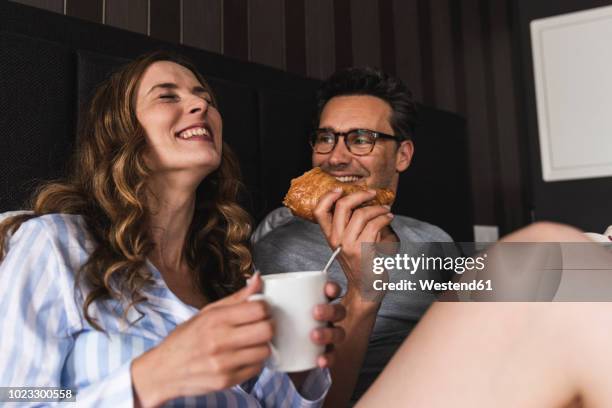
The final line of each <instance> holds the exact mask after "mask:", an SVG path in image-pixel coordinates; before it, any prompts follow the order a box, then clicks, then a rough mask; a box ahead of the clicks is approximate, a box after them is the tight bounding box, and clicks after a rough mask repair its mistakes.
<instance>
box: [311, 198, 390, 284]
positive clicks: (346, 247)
mask: <svg viewBox="0 0 612 408" xmlns="http://www.w3.org/2000/svg"><path fill="white" fill-rule="evenodd" d="M375 196H376V192H375V191H373V190H368V191H359V192H356V193H352V194H349V195H347V196H345V197H342V191H341V190H334V191H330V192H329V193H327V194H325V195H324V196H323V197H321V199H320V200H319V203H318V204H317V206H316V208H315V210H314V216H315V218H316V220H317V222H318V223H319V226H320V227H321V230H322V231H323V235H325V238H326V239H327V242H328V244H329V246H330V247H331V248H332V249H336V248H338V246H340V245H341V246H342V250H341V251H340V254H339V257H338V262H340V265H341V266H342V270H343V271H344V274H345V275H346V279H347V284H348V288H347V290H348V291H351V292H354V291H357V292H359V293H363V292H362V291H363V290H367V289H368V288H370V287H371V282H370V281H371V279H372V278H373V276H372V275H370V274H368V275H367V276H364V273H365V271H362V270H361V269H362V267H361V265H362V253H361V244H362V243H375V242H380V239H381V233H382V231H383V229H384V228H385V227H387V226H388V225H389V224H390V223H391V220H392V219H393V214H391V212H390V211H391V209H390V207H388V206H379V205H372V206H366V207H360V206H361V205H363V204H365V203H367V202H368V201H370V200H372V199H373V198H374V197H375Z"/></svg>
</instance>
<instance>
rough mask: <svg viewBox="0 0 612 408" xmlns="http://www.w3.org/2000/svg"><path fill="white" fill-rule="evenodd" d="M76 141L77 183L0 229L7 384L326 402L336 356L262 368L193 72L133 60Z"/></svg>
mask: <svg viewBox="0 0 612 408" xmlns="http://www.w3.org/2000/svg"><path fill="white" fill-rule="evenodd" d="M78 145H79V148H78V151H77V155H76V161H75V163H76V165H75V167H74V171H73V172H72V175H71V176H70V178H68V179H67V180H66V181H62V182H54V183H50V184H48V185H46V186H44V187H43V188H42V189H41V190H40V191H39V192H38V193H37V195H36V197H35V201H34V205H33V213H30V214H23V215H18V216H15V217H12V218H9V219H8V220H6V221H5V222H3V223H2V224H1V226H0V249H3V250H4V252H3V254H2V256H3V258H4V259H0V260H1V261H2V262H1V263H0V315H1V316H2V318H0V333H2V336H0V367H1V369H0V385H2V386H27V385H30V386H57V387H62V388H68V387H70V388H73V389H76V390H77V391H78V403H79V405H84V406H94V405H95V406H102V405H109V406H111V405H112V406H117V405H126V406H132V405H134V404H136V405H142V406H156V405H160V404H163V403H166V402H169V401H173V402H175V403H176V404H178V405H182V404H188V403H198V404H201V405H218V406H226V405H227V406H234V405H240V406H244V405H248V406H256V405H258V404H261V405H265V406H317V405H320V403H321V401H322V400H323V398H324V396H325V393H326V391H327V389H328V388H329V382H330V380H329V375H328V373H327V370H326V369H324V368H325V367H326V366H328V365H329V363H330V361H331V358H332V355H331V354H326V355H324V356H321V357H320V359H319V361H318V363H319V365H320V367H321V368H319V369H315V370H312V371H311V372H309V373H306V374H305V375H304V374H303V375H292V376H291V377H289V376H287V375H285V374H282V373H278V372H274V371H271V370H269V369H267V368H265V367H264V362H265V360H266V359H267V357H268V356H269V353H270V349H269V347H268V344H269V342H270V340H271V338H272V334H273V325H272V321H271V319H270V315H269V310H268V309H267V307H266V305H265V303H263V302H261V301H252V302H249V301H248V300H247V298H248V297H249V296H250V295H251V294H254V293H256V292H258V291H259V290H260V289H261V280H260V278H259V276H258V275H257V274H256V275H255V276H253V278H252V279H251V280H250V282H249V284H248V285H247V286H246V287H245V276H248V275H249V274H250V272H251V270H252V262H251V255H250V252H249V248H248V245H247V243H248V237H249V234H250V231H251V229H250V223H249V218H248V215H247V213H246V212H245V211H244V210H242V209H241V208H240V207H239V206H238V205H237V204H236V196H237V193H238V189H239V186H240V183H239V181H238V166H237V163H236V159H235V158H234V156H233V154H232V153H231V152H230V150H229V149H228V147H227V146H226V145H224V144H223V142H222V120H221V116H220V114H219V112H218V110H217V108H216V102H215V99H214V97H213V94H212V91H211V90H210V88H209V87H208V85H207V84H206V82H205V80H204V79H203V78H202V77H201V75H200V74H198V73H197V71H196V70H195V69H194V68H193V67H192V66H191V65H190V64H189V63H187V62H185V61H183V60H181V59H178V58H176V57H173V56H170V55H166V54H163V53H155V54H152V55H149V56H145V57H142V58H139V59H137V60H135V61H134V62H132V63H130V64H128V65H127V66H125V67H124V68H122V69H121V70H120V71H118V72H117V73H115V74H114V75H113V76H112V77H111V78H110V79H109V81H108V82H106V83H105V84H103V85H102V86H100V88H99V89H98V90H97V92H96V94H95V96H94V98H93V101H92V104H91V108H90V109H89V112H88V115H87V118H86V120H85V122H84V126H83V129H82V131H81V132H80V135H79V139H78ZM337 291H338V288H337V287H336V286H333V285H328V286H327V287H326V293H327V294H328V295H329V296H335V295H336V294H337ZM316 314H317V315H316V318H318V319H319V320H322V321H331V322H334V321H337V320H339V319H341V318H342V315H343V309H342V307H341V306H339V305H320V306H319V307H318V308H317V310H316ZM342 336H343V332H342V330H341V329H339V328H334V327H331V326H330V327H326V328H322V329H318V330H317V331H315V332H313V334H312V338H313V341H315V342H317V343H319V344H327V345H330V344H332V343H334V342H337V341H339V340H341V339H342ZM306 376H307V377H306ZM298 390H299V391H298Z"/></svg>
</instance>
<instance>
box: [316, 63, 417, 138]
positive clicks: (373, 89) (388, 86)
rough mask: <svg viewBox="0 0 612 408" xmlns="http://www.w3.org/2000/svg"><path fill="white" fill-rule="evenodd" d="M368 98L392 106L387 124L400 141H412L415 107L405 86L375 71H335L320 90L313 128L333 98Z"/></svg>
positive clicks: (364, 69)
mask: <svg viewBox="0 0 612 408" xmlns="http://www.w3.org/2000/svg"><path fill="white" fill-rule="evenodd" d="M350 95H371V96H376V97H378V98H380V99H382V100H383V101H385V102H387V103H388V104H389V105H390V106H391V110H392V114H391V118H390V124H391V127H392V128H393V131H394V132H395V136H397V137H398V138H399V139H400V140H406V139H411V138H412V136H413V133H414V128H415V126H416V121H417V118H416V113H417V112H416V110H417V109H416V103H415V102H414V100H413V99H412V93H411V92H410V91H409V90H408V88H407V87H406V85H404V83H403V82H402V81H401V80H400V79H399V78H396V77H393V76H391V75H387V74H385V73H384V72H382V71H379V70H377V69H374V68H368V67H364V68H344V69H341V70H339V71H336V72H335V73H334V74H332V76H330V77H329V78H328V79H327V80H326V81H325V82H323V84H322V85H321V87H320V88H319V91H318V93H317V112H316V115H315V126H318V124H319V120H320V119H321V112H323V108H324V107H325V104H326V103H327V102H329V100H330V99H332V98H333V97H335V96H350Z"/></svg>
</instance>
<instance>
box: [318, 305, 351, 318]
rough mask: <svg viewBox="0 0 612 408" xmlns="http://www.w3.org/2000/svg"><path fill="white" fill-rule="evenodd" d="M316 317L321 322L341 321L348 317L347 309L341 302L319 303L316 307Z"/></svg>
mask: <svg viewBox="0 0 612 408" xmlns="http://www.w3.org/2000/svg"><path fill="white" fill-rule="evenodd" d="M313 314H314V318H315V319H316V320H318V321H320V322H332V323H335V322H339V321H340V320H342V319H344V318H345V317H346V309H345V308H344V306H343V305H341V304H340V303H329V304H327V305H317V306H315V308H314V313H313Z"/></svg>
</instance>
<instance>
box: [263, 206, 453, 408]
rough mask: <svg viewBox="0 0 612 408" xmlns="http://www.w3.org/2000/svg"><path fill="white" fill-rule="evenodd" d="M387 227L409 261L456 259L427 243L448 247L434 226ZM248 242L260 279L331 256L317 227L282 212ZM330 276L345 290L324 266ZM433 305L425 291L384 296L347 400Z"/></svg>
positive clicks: (409, 222)
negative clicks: (437, 243) (408, 255)
mask: <svg viewBox="0 0 612 408" xmlns="http://www.w3.org/2000/svg"><path fill="white" fill-rule="evenodd" d="M391 228H392V229H393V231H394V232H395V234H396V235H397V236H398V237H399V239H400V241H401V246H402V251H406V249H405V248H409V249H408V251H410V252H416V253H414V254H410V255H412V256H418V255H421V254H425V255H426V256H456V255H457V253H449V246H448V245H444V246H442V245H435V244H429V243H435V242H452V239H451V237H450V236H449V235H448V234H447V233H445V232H444V231H443V230H441V229H440V228H438V227H436V226H434V225H431V224H428V223H425V222H422V221H418V220H415V219H413V218H409V217H404V216H400V215H396V216H395V217H394V218H393V220H392V222H391ZM254 237H255V238H254V240H253V241H254V242H253V243H254V248H253V250H254V262H255V267H256V268H257V269H258V270H259V271H261V273H262V274H271V273H283V272H294V271H309V270H320V269H321V268H323V267H324V266H325V263H326V262H327V260H328V259H329V257H330V256H331V254H332V251H331V249H330V248H329V246H328V244H327V241H326V240H325V237H324V236H323V233H322V232H321V229H320V228H319V226H318V225H317V224H314V223H311V222H308V221H305V220H303V219H301V218H297V217H293V216H292V215H290V214H289V213H288V210H287V209H286V208H279V209H276V210H274V211H273V212H271V213H270V214H269V215H268V216H267V217H266V219H265V220H264V221H262V223H261V224H260V227H258V229H257V231H256V232H255V234H254ZM419 243H421V244H419ZM388 273H389V281H390V282H397V281H400V280H401V279H405V278H406V277H407V276H408V275H407V273H406V271H395V270H391V271H389V272H388ZM330 276H331V278H332V279H333V280H335V281H337V282H338V283H339V284H340V286H341V287H342V289H343V291H344V290H346V277H345V276H344V272H343V271H342V269H341V268H340V265H339V264H338V263H337V262H334V264H332V266H331V267H330ZM434 300H435V295H434V294H433V293H431V292H423V291H410V292H407V291H389V292H387V294H386V295H385V297H384V299H383V302H382V304H381V307H380V309H379V312H378V315H377V317H376V322H375V324H374V328H373V331H372V334H371V336H370V341H369V345H368V350H367V353H366V356H365V359H364V363H363V366H362V368H361V371H360V373H359V379H358V382H357V387H356V389H355V393H354V394H353V400H356V399H358V398H359V396H361V395H362V394H363V393H364V392H365V391H366V390H367V389H368V387H369V386H370V385H371V384H372V382H373V381H374V380H375V379H376V377H377V376H378V374H379V373H380V372H381V371H382V370H383V368H384V367H385V365H386V364H387V362H388V361H389V359H390V358H391V357H392V356H393V354H394V353H395V351H396V350H397V348H398V347H399V346H400V345H401V344H402V342H403V341H404V339H405V338H406V336H407V335H408V334H409V333H410V331H411V330H412V329H413V328H414V326H415V325H416V323H417V322H418V320H419V319H420V318H421V316H422V315H423V314H424V313H425V311H426V310H427V308H428V307H429V306H430V304H431V303H432V302H433V301H434Z"/></svg>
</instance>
